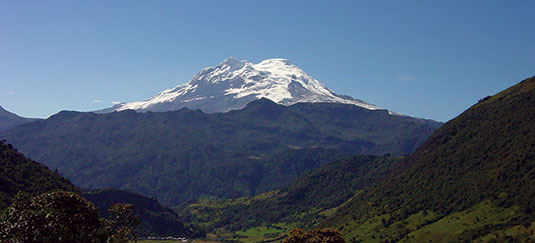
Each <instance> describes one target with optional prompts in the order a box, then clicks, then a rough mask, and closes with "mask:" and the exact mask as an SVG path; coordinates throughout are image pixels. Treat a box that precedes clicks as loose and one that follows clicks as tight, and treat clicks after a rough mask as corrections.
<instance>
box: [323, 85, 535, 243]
mask: <svg viewBox="0 0 535 243" xmlns="http://www.w3.org/2000/svg"><path fill="white" fill-rule="evenodd" d="M534 124H535V79H534V78H529V79H526V80H524V81H522V82H520V83H519V84H517V85H515V86H513V87H511V88H509V89H507V90H504V91H502V92H500V93H498V94H497V95H494V96H492V97H487V98H485V99H482V100H481V101H480V102H479V103H478V104H476V105H474V106H472V107H471V108H470V109H468V110H467V111H465V112H464V113H463V114H461V115H459V116H458V117H457V118H455V119H453V120H451V121H449V122H448V123H446V124H445V125H444V126H442V127H441V128H440V129H439V130H438V131H437V132H436V133H435V134H434V135H432V136H431V137H430V138H429V139H428V140H427V141H426V142H425V143H424V144H422V146H420V147H419V148H418V149H417V150H416V151H415V152H414V153H413V154H412V155H410V156H409V157H408V158H407V159H406V160H404V161H403V162H402V163H401V165H400V166H399V167H397V169H396V170H395V171H394V172H391V174H390V176H389V178H388V179H386V180H385V181H384V182H383V183H381V184H380V185H379V186H377V187H376V188H373V189H370V190H368V191H367V192H365V193H363V194H361V195H359V196H358V197H357V198H356V199H355V200H353V201H352V202H351V203H350V204H349V205H348V206H346V207H345V208H344V209H342V210H340V211H339V213H338V214H337V215H336V216H335V217H333V218H331V219H330V220H328V221H326V222H325V223H324V225H327V226H332V227H340V228H342V229H343V231H344V233H345V234H346V235H348V236H351V237H356V239H359V238H360V239H365V238H362V237H369V235H367V236H366V235H365V233H366V232H369V231H366V228H369V227H370V224H372V223H373V222H376V221H377V220H379V219H381V220H382V221H383V224H382V226H381V227H379V228H376V231H375V232H379V233H376V235H382V236H383V237H384V238H385V239H391V240H399V239H402V238H403V237H409V238H405V239H410V237H411V236H412V237H423V233H422V232H424V231H425V232H427V233H426V234H427V237H429V235H432V236H435V237H440V238H442V240H446V241H448V240H455V241H458V240H469V239H476V238H478V237H483V236H485V235H487V234H490V233H492V232H502V231H504V232H505V231H507V230H510V229H511V227H513V226H515V225H523V226H521V227H524V228H529V227H530V224H531V223H532V222H533V221H534V220H535V215H534V214H533V212H534V209H535V201H534V200H533V198H535V186H534V185H535V184H534V183H533V178H535V125H534ZM485 210H487V211H490V212H492V213H488V212H487V213H485V214H483V213H481V212H486V211H485ZM428 211H430V212H428ZM422 212H424V216H422V215H419V216H418V217H420V216H421V220H420V221H417V220H416V221H417V222H418V227H416V226H415V225H414V224H415V223H414V221H415V218H418V217H417V215H418V214H419V213H422ZM478 213H481V215H483V216H484V217H485V218H487V217H494V219H493V220H491V219H488V220H487V221H485V220H483V216H481V215H479V216H478V217H476V218H477V220H476V221H470V222H462V223H463V224H462V225H464V226H459V227H457V226H456V227H457V228H455V230H453V229H452V228H451V227H453V226H452V225H453V224H454V223H452V222H453V221H455V220H459V218H462V217H461V216H459V215H464V216H466V215H469V214H478ZM426 215H427V216H426ZM450 215H457V216H455V217H453V219H451V218H449V217H450ZM426 217H427V218H426ZM467 217H468V216H467ZM441 219H447V220H445V221H447V223H446V222H444V221H441ZM349 222H351V223H349ZM433 222H436V224H441V225H442V226H443V227H437V226H435V225H433V224H434V223H433ZM482 222H485V223H482ZM391 225H392V227H393V226H394V225H396V227H398V228H397V230H392V228H389V227H390V226H391ZM426 225H429V227H427V226H426ZM448 227H450V228H449V232H442V233H440V234H436V235H433V233H434V232H438V231H441V230H443V229H446V228H448ZM441 228H442V229H441ZM431 229H432V230H431ZM515 229H516V228H515ZM411 232H412V233H411ZM496 235H499V234H498V233H496ZM489 237H490V236H489ZM504 237H505V236H504ZM417 239H418V238H417ZM368 240H369V239H368ZM377 240H379V238H377ZM420 240H425V241H427V240H428V239H427V240H426V239H424V238H420Z"/></svg>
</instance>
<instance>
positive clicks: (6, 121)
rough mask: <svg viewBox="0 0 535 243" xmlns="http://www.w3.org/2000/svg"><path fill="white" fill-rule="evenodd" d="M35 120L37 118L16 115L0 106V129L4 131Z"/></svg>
mask: <svg viewBox="0 0 535 243" xmlns="http://www.w3.org/2000/svg"><path fill="white" fill-rule="evenodd" d="M35 120H39V119H35V118H25V117H21V116H18V115H17V114H15V113H12V112H9V111H7V110H6V109H4V108H3V107H2V106H0V131H5V130H8V129H10V128H13V127H16V126H18V125H20V124H24V123H27V122H32V121H35Z"/></svg>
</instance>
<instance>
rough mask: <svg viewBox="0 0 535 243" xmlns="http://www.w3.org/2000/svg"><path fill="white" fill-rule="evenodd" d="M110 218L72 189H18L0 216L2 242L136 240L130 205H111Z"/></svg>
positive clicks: (93, 242) (89, 242) (88, 242)
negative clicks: (39, 192) (31, 192)
mask: <svg viewBox="0 0 535 243" xmlns="http://www.w3.org/2000/svg"><path fill="white" fill-rule="evenodd" d="M111 210H113V212H116V214H115V215H116V217H115V218H114V219H113V220H106V219H103V218H101V217H100V216H99V214H98V210H97V208H96V207H95V206H94V205H93V204H92V203H91V202H88V201H86V200H85V199H84V198H82V197H80V196H79V195H78V194H76V193H74V192H65V191H56V192H49V193H44V194H42V195H39V196H35V197H31V196H30V195H29V194H26V193H23V192H19V193H18V194H17V195H16V196H15V198H14V199H13V203H12V205H11V206H10V207H9V208H8V209H7V210H6V211H5V212H4V213H3V215H2V218H1V220H0V241H1V242H4V241H7V242H35V243H41V242H43V243H45V242H57V243H63V242H65V243H67V242H80V243H86V242H87V243H100V242H102V243H104V242H128V240H134V241H135V240H137V238H136V237H135V231H134V229H133V227H132V226H134V225H135V224H136V223H137V222H138V221H137V218H136V217H135V216H134V215H133V212H132V207H131V205H128V204H121V205H118V206H116V207H114V208H112V209H111Z"/></svg>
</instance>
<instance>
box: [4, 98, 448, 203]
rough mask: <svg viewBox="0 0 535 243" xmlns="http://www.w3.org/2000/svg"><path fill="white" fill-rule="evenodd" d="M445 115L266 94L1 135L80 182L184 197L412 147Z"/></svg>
mask: <svg viewBox="0 0 535 243" xmlns="http://www.w3.org/2000/svg"><path fill="white" fill-rule="evenodd" d="M441 125H442V124H441V123H439V122H435V121H431V120H423V119H416V118H411V117H407V116H397V115H391V114H389V112H388V111H386V110H370V109H367V108H362V107H359V106H355V105H351V104H340V103H297V104H294V105H291V106H283V105H279V104H276V103H274V102H272V101H270V100H268V99H260V100H256V101H253V102H251V103H250V104H248V105H247V106H246V107H245V108H244V109H242V110H236V111H231V112H228V113H212V114H206V113H203V112H201V111H198V110H197V111H192V110H188V109H181V110H179V111H173V112H146V113H137V112H135V111H132V110H128V111H122V112H112V113H107V114H94V113H82V112H69V111H63V112H60V113H58V114H56V115H53V116H51V117H50V118H48V119H46V120H41V121H37V122H32V123H27V124H23V125H21V126H18V127H16V128H13V129H10V130H8V131H5V132H3V133H0V137H2V138H5V139H7V140H8V141H9V142H10V143H12V144H14V145H15V146H17V147H18V148H19V149H20V150H21V151H22V152H24V153H25V154H26V155H27V156H29V157H30V158H33V159H36V160H38V161H42V162H43V163H45V164H46V165H48V166H50V167H51V168H57V169H58V171H59V172H60V173H62V174H63V175H65V176H66V177H68V178H69V179H71V180H72V181H73V182H74V183H75V184H76V185H79V186H81V187H84V188H102V187H111V188H124V189H129V190H131V191H134V192H137V193H141V194H143V195H147V196H153V197H156V198H158V199H159V200H160V201H161V202H163V203H165V204H166V205H177V204H179V203H182V202H185V201H187V200H191V199H196V198H198V197H200V196H216V197H224V198H232V197H240V196H252V195H256V194H258V193H262V192H264V191H268V190H272V189H275V188H278V187H281V186H284V185H286V184H288V183H289V182H291V181H292V180H294V179H295V178H297V177H298V176H299V175H300V174H301V173H303V172H304V171H306V170H309V169H313V168H316V167H318V166H320V165H321V164H324V163H326V162H328V161H330V160H333V159H336V158H339V157H342V156H344V155H348V154H378V155H382V154H387V153H390V154H392V155H400V154H408V153H411V152H412V151H414V149H415V148H416V147H417V146H418V145H420V144H421V143H422V142H423V141H424V140H425V139H426V138H427V137H428V136H430V135H431V134H432V133H433V132H434V131H435V129H436V128H438V127H440V126H441Z"/></svg>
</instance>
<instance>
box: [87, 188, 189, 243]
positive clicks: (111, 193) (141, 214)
mask: <svg viewBox="0 0 535 243" xmlns="http://www.w3.org/2000/svg"><path fill="white" fill-rule="evenodd" d="M82 196H83V197H84V198H85V199H87V200H89V201H91V202H92V203H94V204H95V206H97V207H98V208H99V211H100V214H101V215H102V216H103V217H105V218H108V217H110V215H109V213H108V212H107V210H106V209H108V208H109V207H110V206H111V205H112V204H113V203H128V204H132V205H134V213H135V214H136V215H137V216H138V218H139V220H140V224H139V225H138V226H137V227H136V230H137V232H138V234H139V235H140V236H142V237H146V236H175V237H178V236H182V237H191V236H193V235H194V234H195V233H194V232H193V231H192V230H191V229H189V228H188V227H186V226H185V225H184V224H183V223H182V222H181V221H180V219H179V218H178V215H177V214H176V213H175V212H174V211H173V210H171V209H170V208H167V207H164V206H162V205H161V204H159V203H158V201H156V200H155V199H152V198H148V197H144V196H141V195H139V194H135V193H132V192H128V191H123V190H116V189H102V190H96V191H91V192H86V193H84V194H82Z"/></svg>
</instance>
